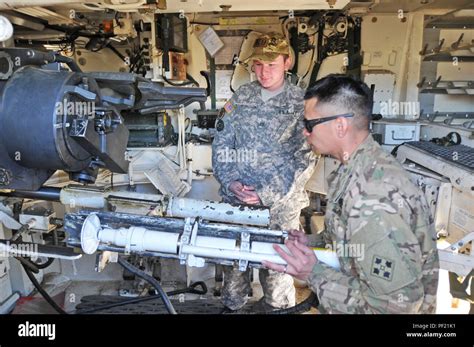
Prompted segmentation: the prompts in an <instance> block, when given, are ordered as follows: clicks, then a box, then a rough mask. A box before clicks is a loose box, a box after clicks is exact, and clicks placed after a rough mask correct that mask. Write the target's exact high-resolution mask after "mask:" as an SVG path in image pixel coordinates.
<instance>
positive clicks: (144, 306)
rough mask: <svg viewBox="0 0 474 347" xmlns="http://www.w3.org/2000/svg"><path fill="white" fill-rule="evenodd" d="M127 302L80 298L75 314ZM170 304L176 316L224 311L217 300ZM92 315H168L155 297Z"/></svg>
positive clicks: (115, 298) (101, 297) (100, 297)
mask: <svg viewBox="0 0 474 347" xmlns="http://www.w3.org/2000/svg"><path fill="white" fill-rule="evenodd" d="M127 300H130V298H124V297H120V296H111V295H89V296H84V297H82V298H81V303H80V304H79V305H77V306H76V312H77V313H78V314H81V311H87V310H91V309H94V308H99V307H100V306H103V305H109V304H114V303H119V302H123V301H127ZM171 302H172V304H173V306H174V308H175V309H176V312H177V313H178V314H221V313H223V311H224V306H223V305H222V303H221V302H220V301H219V300H213V299H198V300H186V301H184V302H180V301H179V300H171ZM93 314H168V311H167V310H166V308H165V306H164V304H163V302H162V301H161V299H160V298H159V297H157V298H156V300H149V301H144V302H139V303H133V304H124V305H121V306H116V307H112V308H108V309H103V310H99V311H95V312H93Z"/></svg>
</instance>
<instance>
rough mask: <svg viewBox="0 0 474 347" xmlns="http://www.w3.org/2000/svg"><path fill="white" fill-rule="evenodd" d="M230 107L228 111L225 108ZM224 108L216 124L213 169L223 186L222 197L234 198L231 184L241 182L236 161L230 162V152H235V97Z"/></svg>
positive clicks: (213, 143) (213, 144)
mask: <svg viewBox="0 0 474 347" xmlns="http://www.w3.org/2000/svg"><path fill="white" fill-rule="evenodd" d="M226 106H228V107H229V108H228V110H229V111H227V110H226V109H225V108H226ZM226 106H224V109H223V113H222V114H221V116H220V117H219V118H218V120H217V123H216V134H215V136H214V140H213V142H212V168H213V172H214V177H215V178H216V180H217V181H218V182H219V183H220V185H221V190H220V192H221V195H224V196H233V193H232V192H230V191H229V189H228V188H229V184H230V183H231V182H232V181H237V180H239V174H238V170H237V165H236V163H235V161H232V160H228V159H229V157H228V154H229V151H232V150H235V129H234V126H233V118H232V117H233V116H235V107H236V106H235V97H234V96H233V97H232V98H231V99H230V100H229V101H228V102H227V104H226Z"/></svg>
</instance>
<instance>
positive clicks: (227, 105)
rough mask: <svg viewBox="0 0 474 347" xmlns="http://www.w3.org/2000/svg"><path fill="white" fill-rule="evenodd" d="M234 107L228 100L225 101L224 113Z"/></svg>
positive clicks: (229, 111)
mask: <svg viewBox="0 0 474 347" xmlns="http://www.w3.org/2000/svg"><path fill="white" fill-rule="evenodd" d="M234 109H235V107H234V105H233V104H232V102H231V101H230V100H229V101H227V102H226V103H225V105H224V110H225V112H226V113H231V112H232V111H233V110H234Z"/></svg>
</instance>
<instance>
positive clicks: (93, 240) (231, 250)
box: [81, 214, 339, 268]
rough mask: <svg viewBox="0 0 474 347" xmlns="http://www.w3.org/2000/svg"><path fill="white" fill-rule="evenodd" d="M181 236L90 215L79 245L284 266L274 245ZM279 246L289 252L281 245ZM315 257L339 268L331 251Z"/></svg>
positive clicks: (89, 251)
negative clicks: (103, 222)
mask: <svg viewBox="0 0 474 347" xmlns="http://www.w3.org/2000/svg"><path fill="white" fill-rule="evenodd" d="M180 236H181V234H179V233H172V232H161V231H155V230H148V229H146V228H142V227H130V228H120V229H111V228H102V227H101V226H100V220H99V218H98V217H97V215H95V214H91V215H89V216H88V217H87V218H86V219H85V221H84V223H83V226H82V231H81V244H82V248H83V251H84V252H85V253H87V254H92V253H94V252H96V251H97V248H98V246H99V244H107V245H112V246H116V247H123V248H124V249H125V252H126V253H130V252H144V251H152V252H160V253H168V254H172V255H178V254H184V255H187V256H189V255H191V256H194V257H203V258H210V259H228V260H244V261H250V262H255V263H261V262H262V261H263V260H268V261H271V262H274V263H277V264H286V261H285V260H284V259H283V258H281V257H280V255H279V254H278V253H277V252H276V251H275V250H274V248H273V245H274V244H273V243H266V242H257V241H254V242H251V247H250V250H249V251H243V250H241V249H240V248H239V246H238V245H237V241H236V240H234V239H226V238H219V237H208V236H196V238H195V241H194V242H193V244H189V243H182V242H181V240H180ZM280 247H281V248H282V249H283V250H285V251H286V252H287V253H288V252H289V251H288V249H287V248H286V247H285V246H284V245H280ZM315 254H316V256H317V257H318V259H319V260H320V261H322V262H324V263H326V264H328V265H330V266H332V267H335V268H338V267H339V261H338V260H337V256H336V254H335V253H334V252H329V251H318V250H316V251H315ZM187 263H188V265H194V266H196V264H199V262H190V261H188V262H187ZM200 264H204V262H200Z"/></svg>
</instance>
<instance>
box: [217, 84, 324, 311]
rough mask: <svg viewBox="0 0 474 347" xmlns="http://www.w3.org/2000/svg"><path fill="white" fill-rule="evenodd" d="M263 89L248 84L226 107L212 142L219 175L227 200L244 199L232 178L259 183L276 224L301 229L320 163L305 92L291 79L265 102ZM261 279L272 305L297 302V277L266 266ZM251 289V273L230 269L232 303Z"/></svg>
mask: <svg viewBox="0 0 474 347" xmlns="http://www.w3.org/2000/svg"><path fill="white" fill-rule="evenodd" d="M261 88H262V87H261V86H260V84H259V83H258V82H252V83H249V84H246V85H243V86H241V87H240V88H239V89H238V90H237V92H236V93H235V94H234V96H233V97H232V98H231V99H230V100H229V101H228V102H227V103H226V105H225V106H224V112H223V116H222V117H221V118H220V119H219V120H218V121H217V124H216V128H217V132H216V136H215V138H214V142H213V146H212V147H213V154H212V161H213V170H214V175H215V177H216V179H217V180H218V181H219V183H220V184H221V189H220V194H221V196H222V197H223V200H224V201H226V202H230V203H236V204H238V203H241V202H239V200H238V199H237V198H236V197H235V196H234V194H233V193H232V192H231V191H230V190H229V189H228V186H229V184H230V183H231V182H232V181H239V182H241V183H242V184H245V185H249V186H253V187H255V190H256V192H257V194H258V196H259V197H260V199H261V201H262V204H263V205H264V206H268V207H270V216H271V221H270V223H271V224H270V227H271V228H275V229H283V230H288V229H298V227H299V215H300V211H301V209H302V208H304V207H306V206H307V205H308V202H309V201H308V197H307V195H306V192H305V191H304V185H305V184H306V182H307V181H308V179H309V178H310V176H311V173H312V172H313V168H314V162H315V158H314V155H313V154H312V153H311V151H310V148H309V146H308V145H307V143H306V141H305V139H304V137H303V135H302V130H303V122H302V119H303V106H304V103H303V90H302V89H301V88H299V87H296V86H293V85H291V84H289V83H286V82H285V86H284V89H283V91H282V92H281V93H280V94H278V95H276V96H274V97H272V98H270V99H269V100H267V101H266V102H264V101H263V100H262V99H261ZM234 151H236V152H237V155H234V157H233V158H232V157H231V156H230V155H229V153H234V154H235V153H236V152H234ZM232 159H235V160H232ZM259 278H260V282H261V284H262V287H263V291H264V299H265V303H266V304H268V305H270V306H272V307H276V308H285V307H290V306H294V304H295V289H294V285H293V279H292V277H291V276H289V275H286V274H280V273H278V272H274V271H269V270H260V275H259ZM249 291H250V281H249V271H247V272H240V271H239V270H238V269H236V268H234V269H233V268H231V267H226V268H225V269H224V286H223V290H222V300H223V303H224V305H225V306H226V307H228V308H230V309H232V310H237V309H239V308H241V307H242V306H243V305H245V303H246V301H247V298H246V295H247V294H248V293H249Z"/></svg>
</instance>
